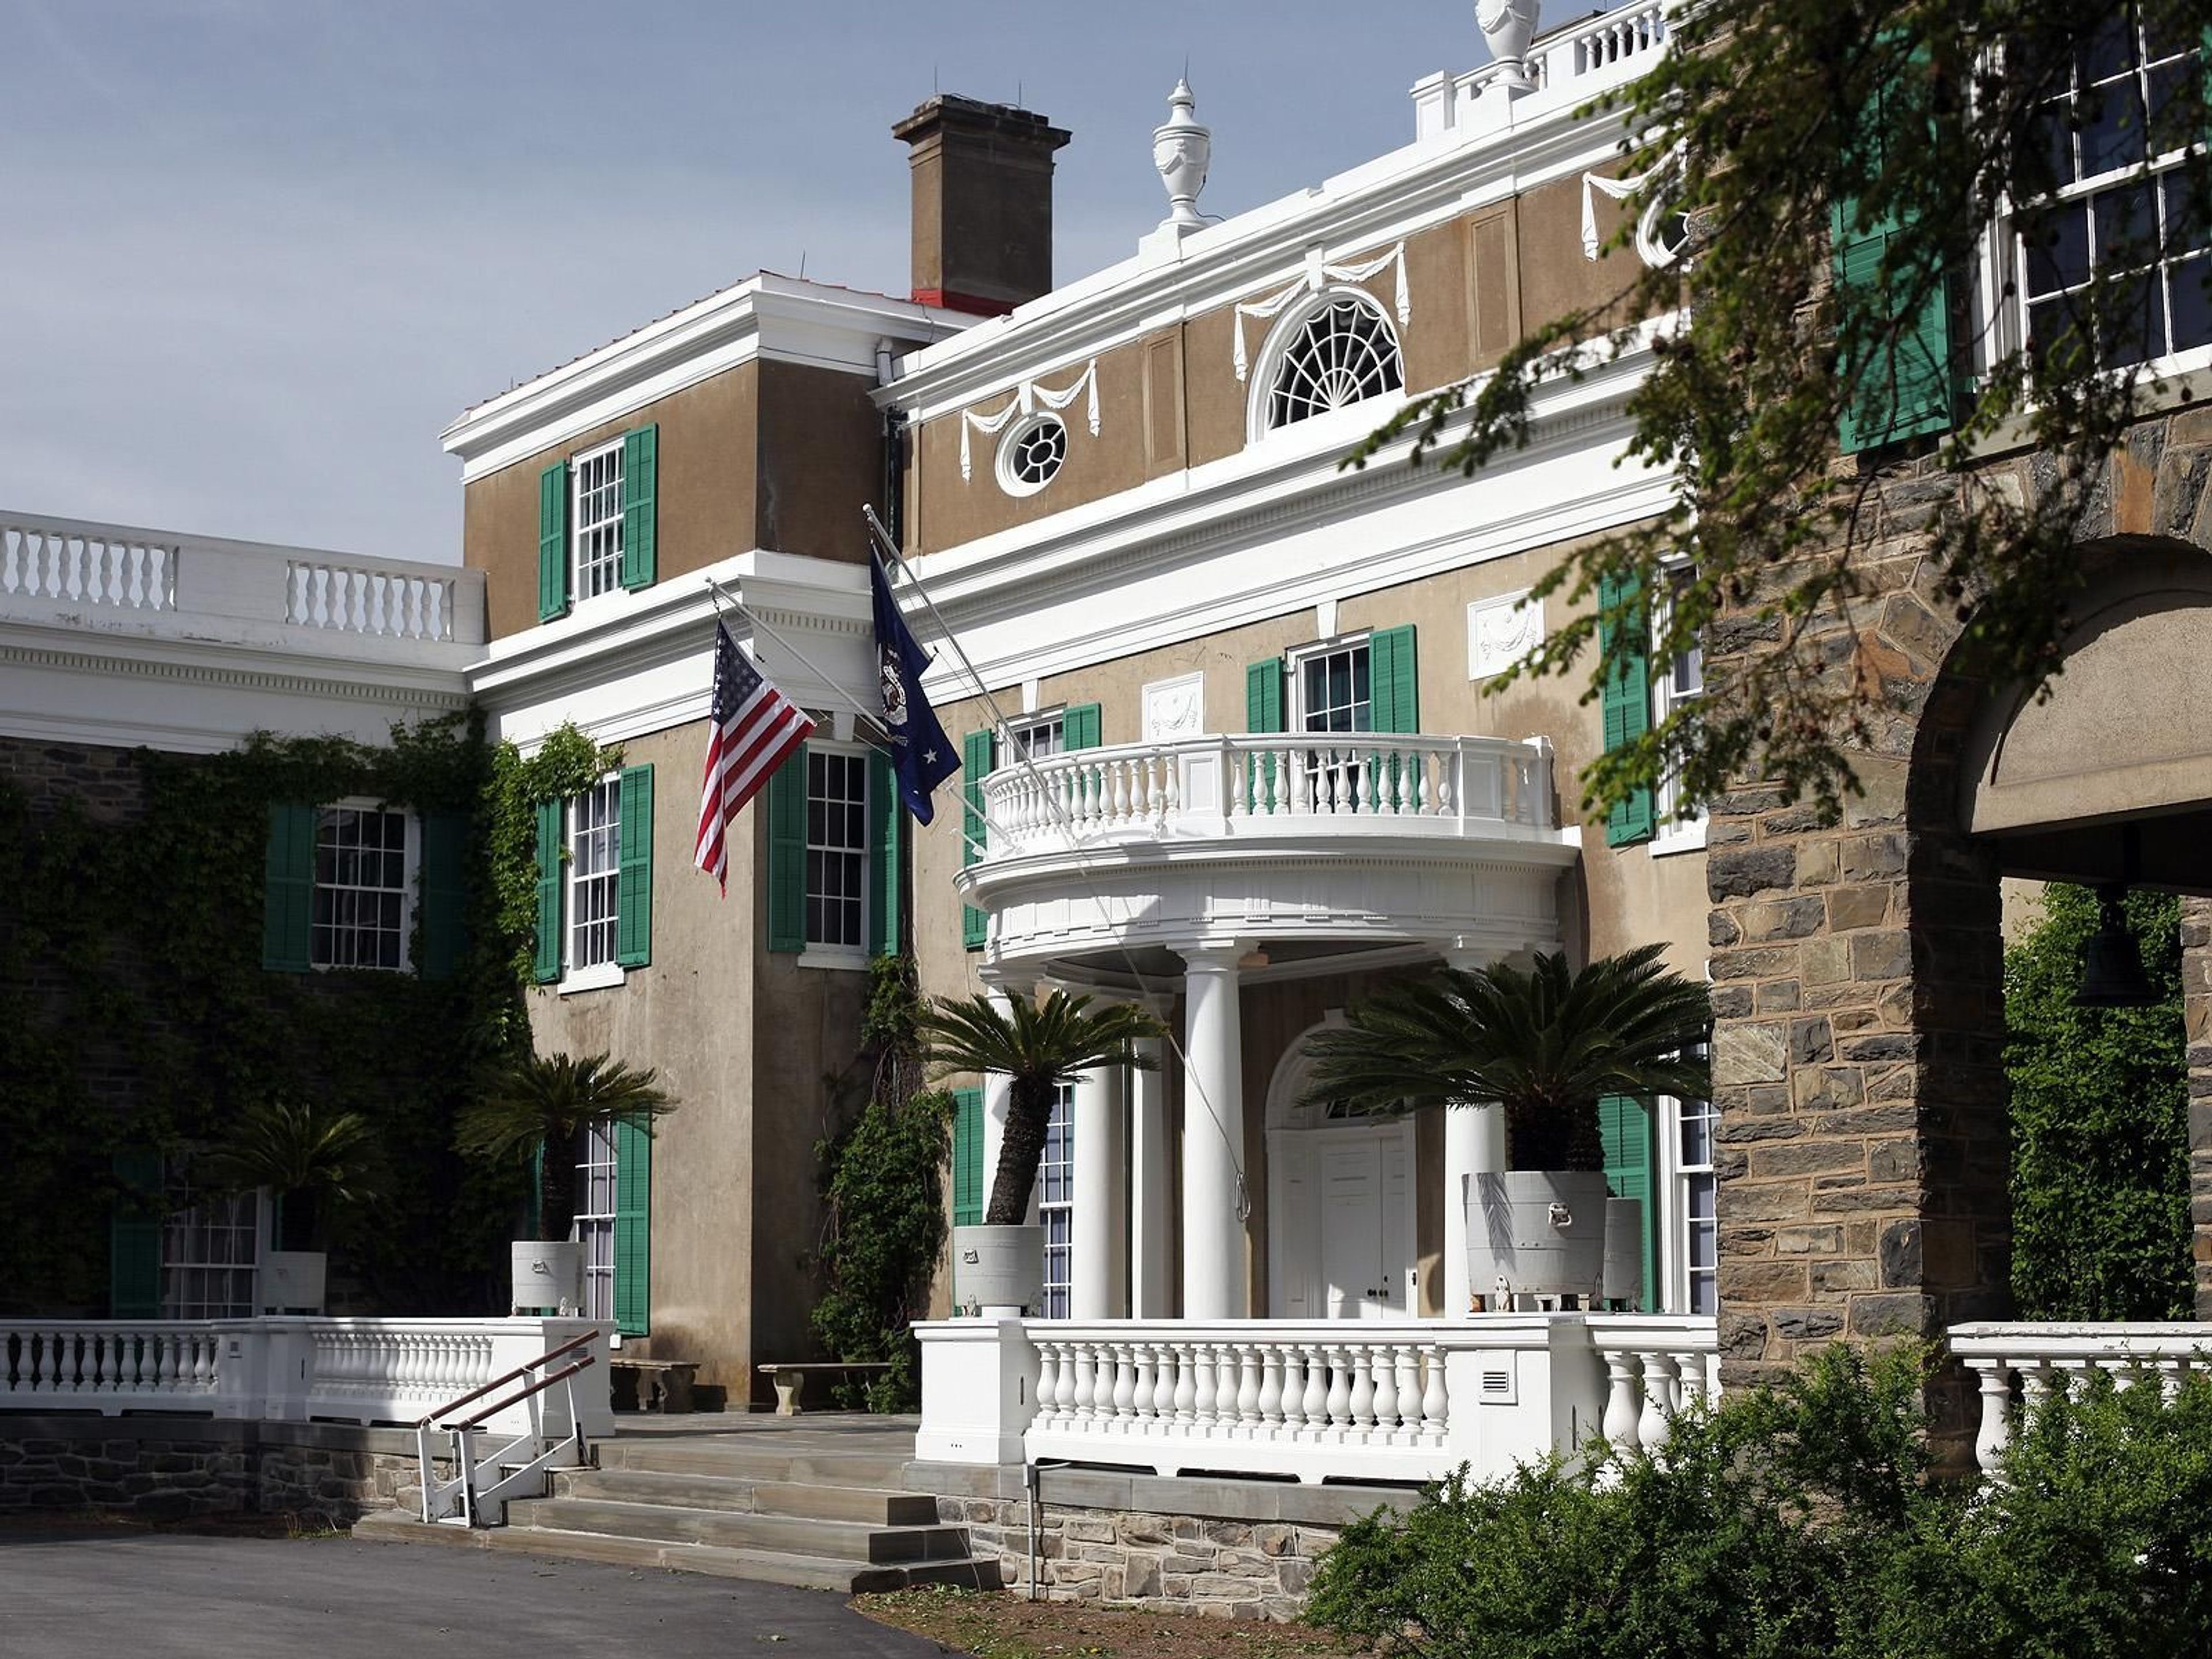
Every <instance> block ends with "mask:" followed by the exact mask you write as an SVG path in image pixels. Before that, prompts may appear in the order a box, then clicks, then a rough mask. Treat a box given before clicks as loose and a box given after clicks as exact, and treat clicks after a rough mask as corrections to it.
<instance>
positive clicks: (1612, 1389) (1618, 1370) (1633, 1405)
mask: <svg viewBox="0 0 2212 1659" xmlns="http://www.w3.org/2000/svg"><path fill="white" fill-rule="evenodd" d="M1605 1370H1606V1396H1605V1417H1604V1419H1603V1420H1602V1421H1601V1423H1600V1424H1599V1425H1598V1427H1599V1432H1601V1434H1603V1435H1604V1436H1605V1437H1606V1440H1607V1443H1609V1444H1610V1445H1611V1447H1612V1449H1613V1455H1614V1456H1615V1457H1616V1458H1624V1457H1629V1456H1632V1455H1634V1454H1635V1453H1636V1451H1637V1449H1638V1447H1637V1442H1636V1425H1637V1422H1638V1419H1639V1418H1641V1417H1642V1415H1643V1411H1642V1407H1641V1406H1640V1405H1639V1403H1638V1400H1637V1398H1636V1392H1637V1390H1636V1371H1637V1365H1636V1356H1635V1355H1634V1354H1632V1353H1623V1352H1619V1351H1618V1350H1607V1352H1606V1353H1605Z"/></svg>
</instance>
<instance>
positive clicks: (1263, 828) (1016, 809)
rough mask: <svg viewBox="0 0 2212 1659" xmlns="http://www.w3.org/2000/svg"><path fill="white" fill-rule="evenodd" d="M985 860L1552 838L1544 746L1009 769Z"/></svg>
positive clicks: (1266, 743)
mask: <svg viewBox="0 0 2212 1659" xmlns="http://www.w3.org/2000/svg"><path fill="white" fill-rule="evenodd" d="M982 791H983V811H984V816H985V817H986V819H987V825H986V843H987V852H986V854H985V856H986V858H996V857H1006V856H1008V855H1010V854H1020V853H1032V852H1040V851H1046V850H1052V849H1056V848H1067V847H1072V846H1078V845H1085V844H1095V843H1097V842H1111V841H1130V840H1148V839H1176V838H1185V839H1188V838H1194V837H1207V836H1231V837H1240V836H1266V835H1270V834H1301V835H1304V834H1322V835H1328V834H1337V835H1354V836H1357V835H1410V836H1511V837H1515V838H1520V839H1526V838H1529V837H1532V836H1536V835H1539V834H1541V833H1545V832H1548V831H1549V830H1551V829H1553V827H1554V824H1553V814H1552V756H1551V748H1550V745H1549V744H1547V743H1545V742H1544V741H1542V740H1541V739H1538V740H1536V741H1534V742H1530V743H1514V742H1509V741H1506V740H1504V739H1502V738H1467V737H1428V736H1420V735H1400V734H1396V733H1389V732H1361V733H1358V734H1357V735H1354V734H1351V733H1346V734H1343V735H1341V736H1337V735H1330V734H1317V733H1252V734H1246V735H1242V736H1225V737H1206V738H1182V739H1178V740H1176V741H1171V742H1164V743H1147V744H1121V745H1118V746H1116V747H1113V748H1105V749H1081V750H1070V751H1067V752H1066V753H1062V754H1058V755H1051V756H1046V757H1042V758H1040V759H1036V760H1014V761H1012V762H1010V763H1008V764H1007V765H1005V766H1003V767H1001V768H1000V769H998V770H997V771H995V772H994V773H992V774H991V775H990V776H988V777H987V778H986V779H985V780H984V781H983V786H982Z"/></svg>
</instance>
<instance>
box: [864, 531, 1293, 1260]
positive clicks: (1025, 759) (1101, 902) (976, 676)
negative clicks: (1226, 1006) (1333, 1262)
mask: <svg viewBox="0 0 2212 1659" xmlns="http://www.w3.org/2000/svg"><path fill="white" fill-rule="evenodd" d="M860 513H861V516H862V517H863V518H865V519H866V520H867V524H868V533H869V535H870V536H871V537H872V538H873V539H874V542H875V544H876V545H877V546H878V547H879V548H881V549H882V550H883V551H884V556H886V557H887V558H888V559H889V561H890V563H891V564H892V565H894V566H896V568H898V570H899V571H900V572H901V573H902V574H903V575H904V576H905V577H906V580H907V585H908V586H910V587H912V588H913V589H914V591H915V592H917V593H919V594H921V602H922V605H924V606H925V607H926V608H927V610H928V611H929V614H930V617H931V618H932V619H933V620H934V621H935V623H937V627H938V631H939V633H940V634H942V635H944V638H945V644H946V645H948V646H950V647H951V649H952V653H953V654H954V655H955V656H956V657H957V658H958V659H960V665H961V667H962V668H963V669H965V670H966V671H967V673H968V678H969V679H970V680H972V681H973V682H974V683H975V690H976V691H977V692H978V693H979V694H981V697H982V699H983V702H984V705H985V707H987V708H989V710H990V711H991V718H992V720H994V722H995V723H996V724H997V726H999V728H1000V730H1001V731H1003V730H1005V729H1006V727H1007V726H1008V724H1009V722H1008V721H1007V719H1006V710H1005V709H1003V708H1000V706H999V700H998V698H997V697H995V696H993V695H992V692H991V688H990V687H989V686H988V685H987V684H984V681H983V676H982V673H981V671H980V670H979V669H977V667H976V666H975V663H974V661H973V660H972V659H970V658H969V655H968V653H967V652H966V650H964V649H963V647H962V646H961V644H960V640H959V636H958V635H956V634H955V633H954V632H953V631H952V624H951V623H950V622H948V621H946V620H945V613H944V612H943V611H939V609H938V608H937V601H936V600H935V599H932V598H931V597H930V595H929V590H928V589H927V587H925V586H922V582H921V577H920V576H917V575H916V574H915V571H914V567H913V566H912V565H910V564H908V562H906V559H905V557H904V556H903V555H902V554H901V553H900V552H899V550H898V547H897V544H895V543H894V542H893V541H892V540H891V536H890V532H889V531H888V530H886V529H884V521H883V520H881V519H879V518H878V517H877V516H876V509H875V508H874V507H872V506H866V505H863V506H862V507H861V508H860ZM1015 759H1016V760H1017V762H1018V763H1019V764H1020V765H1021V767H1022V768H1023V769H1024V770H1025V771H1027V772H1028V773H1029V775H1030V781H1031V782H1033V783H1036V784H1037V785H1038V786H1039V788H1038V791H1037V793H1039V794H1040V795H1041V796H1042V798H1043V799H1044V802H1045V805H1046V807H1047V809H1048V811H1050V812H1051V813H1052V815H1053V817H1054V818H1055V819H1056V820H1057V821H1058V823H1059V826H1060V829H1062V830H1064V831H1066V832H1067V842H1068V848H1069V850H1070V851H1071V852H1073V854H1075V867H1076V868H1077V869H1078V870H1079V871H1080V872H1082V874H1083V877H1084V880H1085V885H1087V886H1088V887H1089V888H1090V889H1091V902H1093V903H1095V904H1096V905H1097V907H1098V910H1099V914H1100V915H1101V916H1102V917H1103V919H1104V920H1105V921H1106V922H1107V923H1108V924H1109V927H1110V926H1111V924H1112V922H1113V920H1114V917H1113V912H1112V910H1111V908H1109V906H1108V904H1107V902H1106V896H1105V894H1104V893H1103V892H1102V891H1100V890H1099V887H1098V884H1097V881H1096V879H1094V878H1093V872H1092V871H1091V854H1090V852H1089V850H1088V849H1087V848H1085V847H1084V846H1083V845H1082V844H1081V843H1080V842H1079V841H1078V840H1077V838H1076V836H1075V834H1074V830H1075V820H1074V817H1073V815H1072V814H1070V813H1069V811H1068V810H1067V807H1066V803H1065V802H1063V801H1062V800H1061V799H1060V796H1059V794H1058V793H1057V792H1055V791H1054V790H1053V789H1052V788H1051V787H1048V785H1047V784H1046V782H1045V780H1044V778H1043V775H1042V774H1041V773H1039V772H1038V770H1037V766H1036V761H1034V760H1033V759H1031V758H1030V757H1029V756H1028V755H1027V754H1024V753H1017V755H1016V757H1015ZM976 793H977V795H978V797H979V798H980V797H981V790H980V789H979V790H978V791H977V792H976ZM963 809H964V810H966V811H973V812H975V816H976V817H978V818H981V819H982V820H983V823H984V824H985V825H986V827H987V828H988V829H990V830H991V832H992V833H993V834H994V835H1004V834H1005V833H1006V832H1005V831H1004V830H1003V829H1000V827H999V826H998V825H997V824H995V823H991V821H990V819H989V818H988V817H986V816H985V814H984V812H983V811H982V809H981V807H972V808H969V807H965V804H964V803H963ZM961 837H962V839H963V842H966V844H967V845H969V846H971V847H978V848H979V850H983V849H982V848H981V847H980V844H979V843H977V842H975V841H973V840H972V839H970V838H969V836H968V833H967V821H966V819H965V818H964V817H963V819H962V821H961ZM1009 839H1011V837H1010V838H1009ZM1115 949H1116V950H1117V951H1119V952H1120V954H1121V960H1122V962H1123V963H1124V964H1126V965H1127V968H1128V969H1129V973H1130V975H1131V976H1132V977H1133V978H1134V979H1135V980H1136V981H1137V987H1138V989H1139V992H1140V993H1142V994H1146V995H1150V994H1151V992H1152V987H1151V985H1150V984H1149V983H1148V982H1147V981H1146V978H1145V970H1144V969H1141V968H1139V967H1138V966H1137V958H1136V957H1135V956H1134V955H1133V953H1132V952H1131V951H1130V950H1129V947H1128V945H1127V943H1126V942H1125V941H1123V940H1122V939H1121V938H1120V937H1119V936H1118V935H1116V937H1115ZM1167 1042H1168V1046H1169V1047H1170V1048H1172V1049H1174V1050H1175V1054H1176V1059H1177V1060H1179V1061H1181V1062H1182V1069H1183V1084H1184V1086H1185V1087H1186V1088H1187V1089H1188V1090H1190V1091H1193V1092H1194V1093H1195V1094H1196V1095H1197V1096H1198V1100H1199V1103H1200V1105H1201V1106H1203V1107H1205V1109H1206V1116H1207V1117H1209V1118H1211V1119H1212V1121H1213V1128H1214V1133H1217V1134H1218V1135H1219V1136H1220V1137H1221V1139H1222V1144H1223V1146H1225V1148H1226V1149H1227V1151H1228V1153H1229V1158H1230V1162H1231V1164H1232V1165H1233V1166H1234V1167H1235V1169H1236V1170H1237V1212H1238V1213H1237V1219H1239V1220H1240V1221H1241V1220H1243V1219H1245V1218H1247V1217H1249V1215H1250V1214H1251V1212H1252V1189H1251V1186H1250V1183H1249V1182H1247V1181H1246V1179H1245V1171H1244V1163H1243V1158H1241V1157H1240V1156H1239V1155H1238V1152H1237V1141H1236V1140H1234V1139H1231V1136H1230V1133H1229V1126H1228V1125H1227V1124H1225V1123H1224V1122H1223V1121H1222V1120H1221V1114H1220V1113H1219V1112H1218V1110H1216V1109H1215V1108H1214V1104H1213V1102H1212V1100H1211V1099H1209V1098H1208V1097H1207V1096H1206V1085H1205V1084H1204V1082H1203V1081H1201V1080H1200V1078H1199V1076H1198V1074H1197V1073H1196V1072H1195V1071H1194V1070H1193V1069H1192V1066H1191V1063H1190V1055H1189V1054H1188V1053H1187V1052H1185V1050H1184V1048H1183V1045H1182V1040H1181V1039H1180V1038H1179V1037H1177V1036H1176V1034H1175V1032H1174V1030H1172V1029H1168V1030H1167Z"/></svg>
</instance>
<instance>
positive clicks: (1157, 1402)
mask: <svg viewBox="0 0 2212 1659" xmlns="http://www.w3.org/2000/svg"><path fill="white" fill-rule="evenodd" d="M1157 1352H1158V1356H1159V1369H1158V1371H1157V1372H1156V1373H1155V1374H1154V1376H1153V1378H1152V1415H1153V1416H1154V1417H1157V1418H1158V1419H1160V1420H1161V1421H1163V1422H1168V1421H1171V1420H1173V1419H1174V1417H1175V1406H1176V1373H1177V1372H1178V1371H1180V1370H1182V1365H1183V1364H1184V1358H1183V1349H1182V1344H1181V1343H1179V1342H1163V1343H1160V1344H1159V1345H1158V1350H1157Z"/></svg>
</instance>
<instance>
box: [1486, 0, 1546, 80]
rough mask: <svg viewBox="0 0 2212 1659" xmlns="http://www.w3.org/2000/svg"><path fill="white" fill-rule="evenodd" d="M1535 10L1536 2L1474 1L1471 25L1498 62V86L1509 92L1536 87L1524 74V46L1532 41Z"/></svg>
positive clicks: (1532, 0)
mask: <svg viewBox="0 0 2212 1659" xmlns="http://www.w3.org/2000/svg"><path fill="white" fill-rule="evenodd" d="M1537 9H1538V0H1475V6H1474V21H1475V22H1476V24H1477V25H1478V26H1480V28H1481V30H1482V39H1483V41H1484V44H1486V46H1489V48H1490V55H1491V56H1492V58H1495V59H1497V61H1498V85H1500V86H1502V87H1504V88H1507V89H1508V90H1509V91H1513V92H1527V91H1529V90H1530V89H1531V88H1534V86H1535V84H1536V82H1535V80H1534V77H1533V76H1530V75H1529V73H1528V45H1529V42H1531V41H1532V40H1534V39H1535V38H1536V13H1537Z"/></svg>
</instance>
